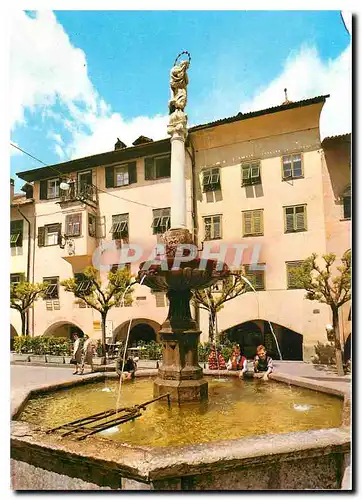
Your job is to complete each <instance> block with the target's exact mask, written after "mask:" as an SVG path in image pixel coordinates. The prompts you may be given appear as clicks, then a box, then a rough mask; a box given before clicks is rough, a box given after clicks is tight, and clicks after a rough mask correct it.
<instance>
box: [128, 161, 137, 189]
mask: <svg viewBox="0 0 362 500" xmlns="http://www.w3.org/2000/svg"><path fill="white" fill-rule="evenodd" d="M128 182H129V184H135V183H136V182H137V163H136V162H135V161H133V162H132V163H129V164H128Z"/></svg>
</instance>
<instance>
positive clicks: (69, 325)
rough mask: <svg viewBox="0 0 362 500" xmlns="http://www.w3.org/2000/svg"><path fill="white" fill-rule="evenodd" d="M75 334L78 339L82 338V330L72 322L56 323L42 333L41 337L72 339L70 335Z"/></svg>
mask: <svg viewBox="0 0 362 500" xmlns="http://www.w3.org/2000/svg"><path fill="white" fill-rule="evenodd" d="M74 333H77V334H78V335H79V336H80V337H83V336H84V332H83V330H82V329H81V328H80V327H79V326H78V325H76V324H75V323H74V322H72V321H57V322H56V323H53V324H52V325H50V326H48V328H47V329H46V330H45V332H44V333H43V337H67V338H69V339H71V338H72V335H73V334H74Z"/></svg>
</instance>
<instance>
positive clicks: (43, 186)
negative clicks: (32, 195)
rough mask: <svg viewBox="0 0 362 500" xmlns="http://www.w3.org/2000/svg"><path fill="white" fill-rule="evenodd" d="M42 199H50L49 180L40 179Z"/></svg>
mask: <svg viewBox="0 0 362 500" xmlns="http://www.w3.org/2000/svg"><path fill="white" fill-rule="evenodd" d="M39 199H40V200H47V199H48V181H40V195H39Z"/></svg>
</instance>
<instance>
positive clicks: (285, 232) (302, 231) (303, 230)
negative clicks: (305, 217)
mask: <svg viewBox="0 0 362 500" xmlns="http://www.w3.org/2000/svg"><path fill="white" fill-rule="evenodd" d="M306 231H307V230H306V229H298V230H296V231H284V234H295V233H305V232H306Z"/></svg>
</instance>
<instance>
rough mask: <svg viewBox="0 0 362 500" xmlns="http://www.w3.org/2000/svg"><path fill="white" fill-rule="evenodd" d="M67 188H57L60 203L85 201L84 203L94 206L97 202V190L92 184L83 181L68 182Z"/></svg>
mask: <svg viewBox="0 0 362 500" xmlns="http://www.w3.org/2000/svg"><path fill="white" fill-rule="evenodd" d="M69 186H70V187H69V189H68V190H67V191H64V190H63V189H60V190H59V197H60V202H59V203H60V204H64V203H74V202H78V203H85V204H86V205H91V206H96V205H97V203H98V190H97V187H96V186H94V185H93V184H87V183H85V182H79V181H78V182H75V181H74V182H70V183H69Z"/></svg>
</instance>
